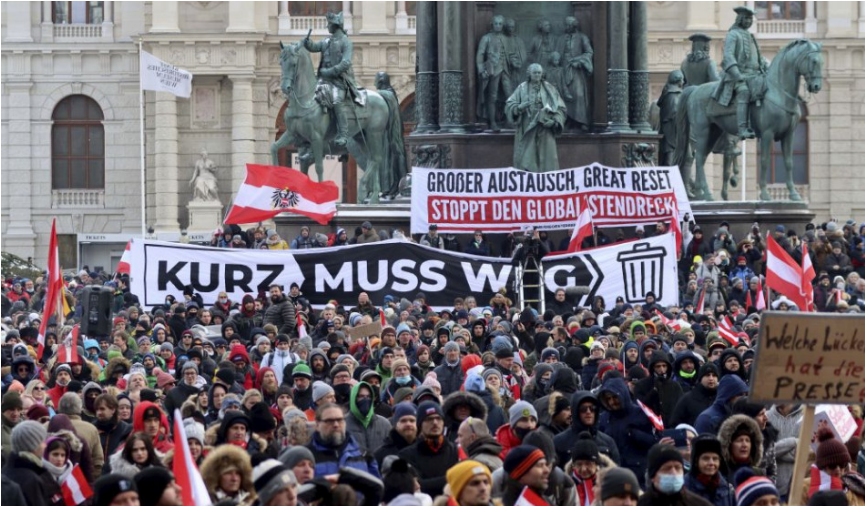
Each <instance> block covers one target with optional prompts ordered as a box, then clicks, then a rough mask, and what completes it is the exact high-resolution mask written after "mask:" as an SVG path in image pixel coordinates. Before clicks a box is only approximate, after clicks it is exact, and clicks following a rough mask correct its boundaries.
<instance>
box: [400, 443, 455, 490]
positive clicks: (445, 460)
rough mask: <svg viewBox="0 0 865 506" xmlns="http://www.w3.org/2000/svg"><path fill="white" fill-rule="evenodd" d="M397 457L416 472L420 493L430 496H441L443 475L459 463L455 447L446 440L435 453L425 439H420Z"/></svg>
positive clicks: (443, 483) (444, 479)
mask: <svg viewBox="0 0 865 506" xmlns="http://www.w3.org/2000/svg"><path fill="white" fill-rule="evenodd" d="M419 437H420V436H419ZM399 457H400V458H401V459H404V460H407V461H408V463H409V464H411V465H412V466H413V467H414V468H415V470H417V472H418V474H419V475H420V479H419V481H420V488H421V492H423V493H424V494H429V495H430V496H434V495H441V491H442V489H444V487H445V485H447V479H446V478H445V473H447V470H448V469H450V468H451V467H452V466H454V465H455V464H457V463H458V462H459V454H458V451H457V447H456V445H455V444H453V443H451V442H450V441H448V440H447V439H444V440H443V441H442V447H441V448H439V451H437V452H435V451H433V450H432V449H431V448H430V447H429V445H428V444H427V442H426V440H425V439H423V438H420V439H418V440H417V441H415V442H414V444H412V445H411V446H409V447H408V448H404V449H403V450H402V451H401V452H399Z"/></svg>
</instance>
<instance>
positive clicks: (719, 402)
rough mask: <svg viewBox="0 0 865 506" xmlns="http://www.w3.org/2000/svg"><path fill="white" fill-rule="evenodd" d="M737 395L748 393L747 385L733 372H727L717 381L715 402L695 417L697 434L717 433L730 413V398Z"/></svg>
mask: <svg viewBox="0 0 865 506" xmlns="http://www.w3.org/2000/svg"><path fill="white" fill-rule="evenodd" d="M739 395H748V385H746V384H745V382H744V381H742V378H740V377H738V376H736V375H734V374H728V375H726V376H724V377H723V378H721V381H720V382H719V383H718V395H716V396H715V402H714V403H713V404H712V405H711V406H709V408H708V409H706V410H705V411H703V412H702V413H700V416H698V417H697V422H696V424H695V425H694V428H695V429H697V434H702V433H704V432H708V433H710V434H717V433H718V429H719V428H721V424H722V423H724V420H726V419H727V417H729V416H730V414H732V407H731V406H730V399H732V398H733V397H736V396H739Z"/></svg>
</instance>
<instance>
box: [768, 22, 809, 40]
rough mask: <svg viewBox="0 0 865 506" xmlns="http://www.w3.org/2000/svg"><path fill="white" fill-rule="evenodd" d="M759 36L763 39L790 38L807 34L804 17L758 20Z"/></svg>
mask: <svg viewBox="0 0 865 506" xmlns="http://www.w3.org/2000/svg"><path fill="white" fill-rule="evenodd" d="M757 36H758V37H760V38H763V39H790V38H797V37H804V36H805V20H804V19H772V20H763V21H757Z"/></svg>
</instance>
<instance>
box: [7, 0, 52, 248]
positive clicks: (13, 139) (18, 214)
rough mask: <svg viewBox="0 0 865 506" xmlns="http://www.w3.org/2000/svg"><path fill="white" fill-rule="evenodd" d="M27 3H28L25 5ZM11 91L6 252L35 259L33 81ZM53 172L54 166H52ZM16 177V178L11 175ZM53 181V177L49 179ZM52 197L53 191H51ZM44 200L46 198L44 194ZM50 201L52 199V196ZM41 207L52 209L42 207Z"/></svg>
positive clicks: (12, 84)
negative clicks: (31, 100)
mask: <svg viewBox="0 0 865 506" xmlns="http://www.w3.org/2000/svg"><path fill="white" fill-rule="evenodd" d="M22 3H24V2H22ZM5 87H6V89H7V90H8V93H9V95H8V98H7V99H6V104H7V107H8V109H9V110H8V113H9V125H8V129H7V132H8V134H7V137H8V138H7V139H6V140H7V141H8V142H9V146H11V147H10V148H9V153H7V166H6V167H3V176H4V181H3V184H4V185H8V186H9V188H8V190H9V193H8V194H7V198H8V199H9V211H10V212H9V216H8V220H9V223H8V225H7V229H6V233H5V234H4V235H3V250H4V251H11V252H12V253H15V254H16V255H19V256H21V257H23V258H27V257H28V256H35V255H34V251H35V248H36V234H35V232H34V231H33V224H32V215H31V209H32V207H33V203H32V202H31V198H32V192H33V185H32V177H33V167H35V165H34V164H33V157H32V148H31V146H32V144H33V139H32V135H31V129H32V119H33V118H32V112H31V111H32V109H31V107H30V89H31V88H32V87H33V83H31V82H7V83H6V84H5ZM48 167H49V168H48V170H49V172H50V170H51V169H50V164H49V165H48ZM12 174H14V177H11V175H12ZM45 179H47V180H48V181H49V185H48V188H51V186H50V180H51V176H50V174H49V175H48V176H47V177H46V178H45ZM49 195H50V192H49ZM40 198H45V196H44V195H40ZM49 198H50V197H49ZM40 207H48V205H44V204H43V205H42V206H40Z"/></svg>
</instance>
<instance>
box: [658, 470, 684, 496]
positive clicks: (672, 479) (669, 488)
mask: <svg viewBox="0 0 865 506" xmlns="http://www.w3.org/2000/svg"><path fill="white" fill-rule="evenodd" d="M684 485H685V475H683V474H662V475H661V479H660V480H659V483H658V489H659V491H660V492H661V493H662V494H667V495H672V494H678V493H679V492H680V491H681V490H682V487H683V486H684Z"/></svg>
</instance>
